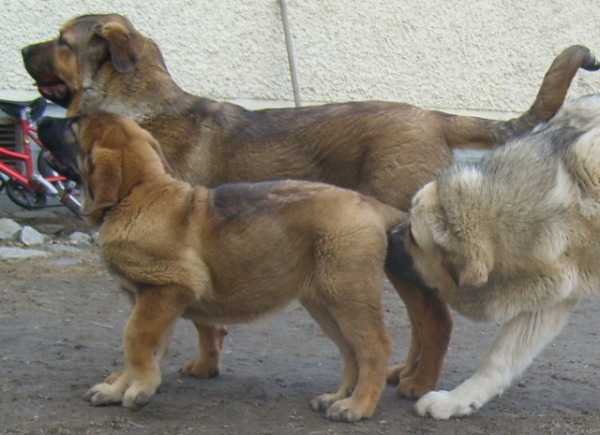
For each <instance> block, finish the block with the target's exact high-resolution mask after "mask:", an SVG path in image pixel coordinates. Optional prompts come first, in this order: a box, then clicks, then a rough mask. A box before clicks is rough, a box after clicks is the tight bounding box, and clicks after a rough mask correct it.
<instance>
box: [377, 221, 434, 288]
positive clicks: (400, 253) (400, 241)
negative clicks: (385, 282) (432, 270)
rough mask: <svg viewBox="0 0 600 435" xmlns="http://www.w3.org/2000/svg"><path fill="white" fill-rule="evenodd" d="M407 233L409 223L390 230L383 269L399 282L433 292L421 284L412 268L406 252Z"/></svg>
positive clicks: (411, 262)
mask: <svg viewBox="0 0 600 435" xmlns="http://www.w3.org/2000/svg"><path fill="white" fill-rule="evenodd" d="M409 231H410V221H406V222H403V223H401V224H399V225H397V226H395V227H394V228H392V229H391V230H390V232H389V233H388V248H387V257H386V258H385V267H386V268H387V270H388V271H389V272H391V273H392V274H394V275H395V276H397V277H398V278H400V279H401V280H403V281H406V282H408V283H409V284H412V285H414V286H416V287H419V288H421V289H423V290H429V291H433V290H432V289H430V288H429V287H427V286H426V285H425V284H424V283H423V280H422V279H421V276H420V275H419V273H418V272H417V271H416V270H415V268H414V262H413V259H412V257H411V256H410V255H409V253H408V252H407V251H406V245H405V240H406V237H407V236H408V235H409Z"/></svg>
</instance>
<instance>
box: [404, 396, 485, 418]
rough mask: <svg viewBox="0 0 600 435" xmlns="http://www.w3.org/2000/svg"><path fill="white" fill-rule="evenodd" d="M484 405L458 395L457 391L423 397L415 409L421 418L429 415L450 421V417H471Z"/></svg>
mask: <svg viewBox="0 0 600 435" xmlns="http://www.w3.org/2000/svg"><path fill="white" fill-rule="evenodd" d="M484 403H485V402H482V401H479V400H476V399H475V398H473V397H469V395H464V394H462V395H461V394H456V392H455V391H432V392H431V393H428V394H426V395H425V396H423V397H422V398H421V399H420V400H419V401H418V402H417V404H416V405H415V408H416V410H417V413H418V414H419V415H421V416H424V415H427V414H429V415H430V416H432V417H433V418H435V419H436V420H448V419H449V418H450V417H460V416H465V415H469V414H471V413H472V412H473V411H476V410H478V409H479V408H481V407H482V406H483V404H484Z"/></svg>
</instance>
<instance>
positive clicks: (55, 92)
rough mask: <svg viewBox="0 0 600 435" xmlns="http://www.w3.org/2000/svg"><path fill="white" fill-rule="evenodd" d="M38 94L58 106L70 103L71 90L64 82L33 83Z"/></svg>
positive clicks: (65, 105) (66, 105)
mask: <svg viewBox="0 0 600 435" xmlns="http://www.w3.org/2000/svg"><path fill="white" fill-rule="evenodd" d="M35 86H37V88H38V91H39V92H40V94H41V95H42V96H43V97H44V98H45V99H47V100H50V101H52V102H54V103H56V104H58V105H59V106H62V107H65V108H66V107H68V106H69V104H70V103H71V90H70V89H69V87H68V86H67V84H66V83H64V82H56V83H35Z"/></svg>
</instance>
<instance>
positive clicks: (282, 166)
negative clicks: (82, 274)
mask: <svg viewBox="0 0 600 435" xmlns="http://www.w3.org/2000/svg"><path fill="white" fill-rule="evenodd" d="M23 57H24V61H25V66H26V68H27V71H28V72H29V73H30V74H31V76H32V77H33V78H34V79H35V80H36V82H37V84H38V86H39V89H40V92H41V93H42V94H43V95H44V96H46V97H47V98H49V99H51V100H53V101H55V102H58V103H59V104H62V105H63V106H65V107H68V112H69V114H76V113H78V112H79V111H80V110H81V111H86V110H99V109H101V110H107V111H112V112H115V113H118V114H120V115H123V116H127V117H130V118H132V119H134V120H135V121H137V122H138V123H140V125H141V126H142V127H144V128H145V129H147V130H148V131H149V132H150V133H151V134H152V135H153V136H154V137H155V138H156V139H157V140H158V142H159V143H160V144H161V147H162V149H163V151H164V154H165V155H166V157H167V159H168V161H169V163H170V164H171V166H172V167H173V169H174V171H175V174H176V176H177V177H179V178H181V179H183V180H185V181H188V182H190V183H192V184H202V185H205V186H208V187H213V186H217V185H219V184H222V183H228V182H235V181H260V180H273V179H284V178H293V179H302V180H311V181H322V182H327V183H330V184H334V185H337V186H341V187H345V188H349V189H353V190H357V191H359V192H361V193H365V194H368V195H371V196H374V197H375V198H377V199H379V200H380V201H382V202H385V203H387V204H390V205H393V206H395V207H397V208H399V209H401V210H408V207H409V205H410V199H411V197H412V196H413V195H414V193H415V192H416V191H417V190H418V189H419V188H420V187H421V186H423V185H424V184H426V183H427V182H429V181H432V180H433V179H435V177H436V176H437V175H438V173H439V172H440V171H441V170H442V169H443V168H445V167H446V166H448V165H449V164H450V163H451V162H452V149H455V148H465V147H470V148H481V149H488V148H493V147H495V146H498V145H500V144H502V143H504V142H505V141H507V140H508V139H510V138H512V137H514V136H517V135H520V134H522V133H525V132H527V131H529V130H531V129H532V128H533V127H534V126H535V125H537V124H538V123H540V122H542V121H545V120H547V119H549V118H550V117H552V116H553V115H554V113H555V112H556V110H557V109H558V108H559V107H560V106H561V104H562V103H563V100H564V98H565V95H566V93H567V90H568V88H569V85H570V83H571V80H572V78H573V76H574V75H575V73H576V72H577V70H578V69H579V68H580V67H582V68H585V69H588V70H591V69H598V67H599V65H598V63H597V62H596V60H595V59H594V57H593V56H592V55H591V54H590V52H589V50H588V49H587V48H585V47H580V46H574V47H570V48H567V49H566V50H564V51H563V52H562V53H561V54H559V55H558V57H557V58H556V59H555V61H554V62H553V63H552V65H551V66H550V69H549V70H548V72H547V74H546V76H545V78H544V81H543V83H542V86H541V88H540V91H539V93H538V96H537V98H536V100H535V102H534V103H533V105H532V106H531V108H530V109H529V110H528V111H527V112H525V113H524V114H523V115H522V116H521V117H519V118H516V119H513V120H510V121H507V122H499V121H490V120H485V119H479V118H472V117H465V116H453V115H448V114H445V113H441V112H436V111H430V110H423V109H420V108H418V107H414V106H411V105H408V104H400V103H388V102H360V103H346V104H330V105H325V106H317V107H304V108H299V109H276V110H260V111H248V110H245V109H243V108H242V107H239V106H236V105H233V104H229V103H221V102H217V101H213V100H209V99H207V98H199V97H196V96H193V95H190V94H188V93H186V92H184V91H183V90H181V88H179V86H177V84H176V83H174V82H173V80H172V79H171V77H170V76H169V73H168V71H167V68H166V66H165V64H164V62H163V59H162V55H161V53H160V50H159V49H158V47H157V45H156V44H155V43H154V41H152V40H151V39H150V38H148V37H146V36H144V35H142V34H140V33H139V32H138V31H137V30H136V29H135V28H134V26H133V25H132V24H131V23H130V22H129V20H127V19H126V18H124V17H122V16H119V15H88V16H82V17H78V18H75V19H73V20H71V21H69V22H68V23H67V24H65V25H64V26H63V28H62V29H61V30H60V35H59V37H58V38H56V39H53V40H50V41H47V42H43V43H40V44H36V45H31V46H28V47H25V48H24V49H23ZM390 280H391V282H392V283H393V284H394V286H395V288H396V290H397V291H398V293H399V295H400V296H401V297H402V299H403V301H404V303H405V305H406V307H407V310H408V315H409V318H410V320H411V323H412V326H413V328H412V342H411V347H410V350H409V352H408V356H407V359H406V363H405V364H404V365H401V366H397V367H395V368H393V369H392V370H391V371H390V374H389V380H390V381H392V382H398V381H399V378H400V376H401V377H402V381H401V382H400V384H399V386H398V392H399V393H400V394H402V395H405V396H409V397H419V396H421V395H423V394H425V393H427V392H428V391H430V390H432V389H434V388H435V387H436V385H437V381H438V379H439V376H440V373H441V370H442V365H443V359H444V356H445V353H446V348H447V345H448V341H449V339H450V333H451V330H452V318H451V316H450V313H449V311H448V308H447V306H446V305H445V304H444V303H442V302H441V301H440V300H439V299H437V297H435V296H433V295H431V294H427V293H424V292H420V291H417V290H415V289H414V287H412V286H410V285H409V284H406V283H404V282H403V281H401V280H399V279H398V278H397V277H394V276H391V277H390ZM194 324H195V326H196V328H197V330H198V334H199V337H200V354H201V356H200V358H199V359H196V360H193V361H190V362H189V363H188V364H186V365H185V366H184V367H183V371H184V372H185V373H191V374H193V375H196V376H199V377H208V376H212V375H215V374H217V373H218V372H219V369H220V363H221V349H222V342H223V334H224V330H223V329H218V328H213V327H211V326H207V325H203V324H201V323H198V322H197V321H195V322H194Z"/></svg>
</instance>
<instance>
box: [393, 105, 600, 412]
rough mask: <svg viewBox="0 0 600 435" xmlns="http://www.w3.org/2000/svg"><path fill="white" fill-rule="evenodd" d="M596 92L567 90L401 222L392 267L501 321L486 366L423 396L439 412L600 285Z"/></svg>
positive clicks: (504, 367)
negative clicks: (548, 112) (536, 121)
mask: <svg viewBox="0 0 600 435" xmlns="http://www.w3.org/2000/svg"><path fill="white" fill-rule="evenodd" d="M599 180H600V95H591V96H587V97H583V98H580V99H579V100H576V101H573V102H566V103H565V105H564V107H563V108H561V110H560V111H559V112H558V114H557V115H556V116H555V117H554V118H553V119H551V120H550V121H548V122H547V123H546V124H542V125H540V126H539V127H537V128H536V130H535V131H534V132H533V133H530V134H528V135H525V136H523V137H521V138H520V139H517V140H514V141H513V142H511V143H509V144H507V145H506V146H505V147H503V148H499V149H497V150H494V151H492V152H491V153H490V154H488V155H486V156H485V157H484V158H483V160H482V161H481V163H480V164H476V165H460V164H457V165H454V166H452V167H450V168H448V169H446V170H444V171H443V172H442V174H441V175H440V176H439V177H438V179H437V180H436V181H434V182H431V183H429V184H428V185H427V186H425V187H423V188H422V189H421V190H420V191H419V192H418V193H417V194H416V195H415V198H414V199H413V205H412V207H411V210H410V224H409V225H407V224H406V223H405V224H403V225H402V226H401V227H399V228H396V229H395V230H393V232H392V235H391V237H390V240H391V243H390V247H391V252H392V255H391V256H390V257H389V258H388V268H389V269H390V270H393V271H394V273H395V275H396V276H397V277H398V278H399V279H402V278H403V279H406V280H409V281H411V282H413V284H415V285H421V286H423V287H427V288H429V289H430V290H429V291H436V292H438V294H439V295H440V296H441V297H442V299H444V300H445V301H447V302H449V303H450V305H451V306H452V307H453V308H454V309H456V310H457V311H458V312H459V313H461V314H463V315H465V316H467V317H469V318H470V319H472V320H475V321H486V322H503V326H502V329H501V331H500V333H499V334H498V337H497V338H496V340H495V341H494V344H493V345H492V347H491V349H490V350H489V351H488V353H487V355H486V356H485V357H484V358H483V360H482V363H481V366H480V368H479V369H478V371H477V372H476V373H475V374H474V375H473V376H472V377H471V378H470V379H469V380H467V381H465V382H464V383H463V384H461V385H459V386H458V387H456V388H455V389H454V390H452V391H449V392H448V391H440V392H432V393H429V394H427V395H425V396H424V397H423V398H422V399H421V400H419V402H418V403H417V411H418V412H419V413H420V414H431V415H432V416H433V417H435V418H438V419H446V418H450V417H452V416H461V415H466V414H469V413H471V412H473V411H474V410H476V409H478V408H480V407H481V406H483V405H484V404H485V403H486V402H487V401H488V400H490V399H491V398H493V397H495V396H496V395H499V394H501V393H502V391H503V390H504V389H505V388H507V387H508V386H509V385H510V382H511V381H512V379H513V378H514V377H515V376H519V375H520V374H521V373H522V371H523V370H525V368H526V367H527V365H528V364H529V363H530V362H531V361H532V360H533V358H534V357H535V355H536V354H537V353H538V352H540V351H541V350H542V349H543V347H544V346H545V345H546V344H547V343H548V341H550V340H551V339H552V338H553V337H554V336H555V335H556V334H557V333H558V332H559V331H560V329H561V328H562V326H563V325H564V323H565V321H566V319H567V316H568V312H569V309H570V308H571V307H572V306H573V305H574V304H575V303H576V302H577V301H578V300H580V299H581V298H583V297H586V296H589V295H590V294H593V293H597V292H598V288H599V287H600V260H599V258H600V245H599V244H598V240H599V239H600V224H599V222H600V181H599Z"/></svg>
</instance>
